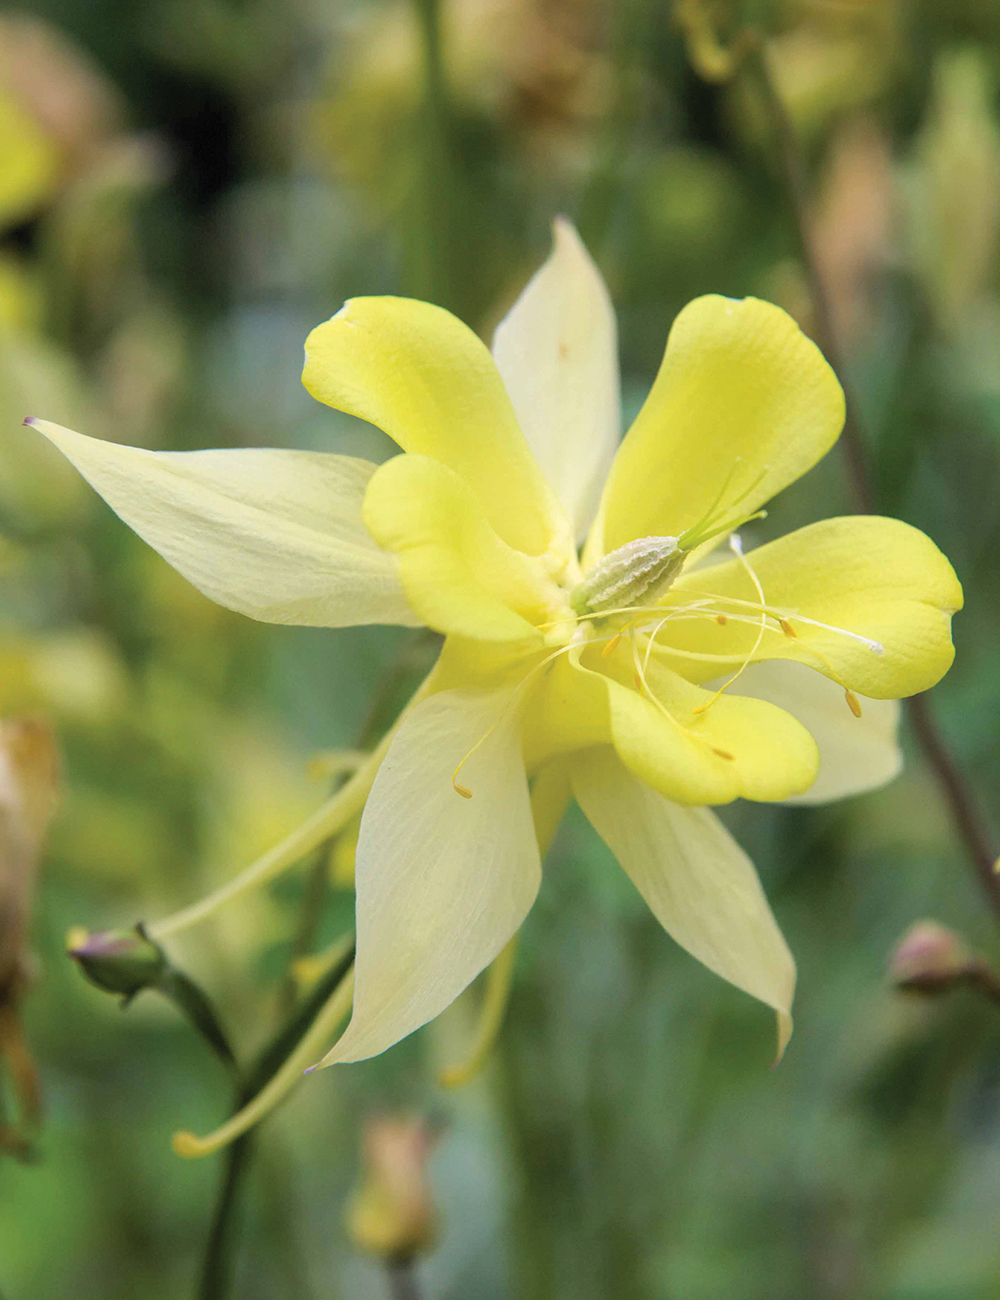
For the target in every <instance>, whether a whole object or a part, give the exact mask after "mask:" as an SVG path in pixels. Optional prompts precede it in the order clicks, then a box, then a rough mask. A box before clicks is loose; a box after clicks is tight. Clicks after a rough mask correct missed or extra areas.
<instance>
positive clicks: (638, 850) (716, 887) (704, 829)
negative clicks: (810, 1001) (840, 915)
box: [572, 749, 795, 1056]
mask: <svg viewBox="0 0 1000 1300" xmlns="http://www.w3.org/2000/svg"><path fill="white" fill-rule="evenodd" d="M572 772H573V793H574V794H575V795H576V798H577V800H578V801H579V804H580V807H581V808H582V809H583V811H584V813H585V814H586V815H587V818H588V819H589V820H590V822H591V823H592V825H593V826H594V829H595V830H596V831H597V833H598V834H599V835H600V836H601V838H602V839H603V840H604V842H605V843H606V844H607V846H608V848H610V849H611V851H612V853H614V855H615V857H616V858H617V859H618V861H619V862H620V863H621V865H622V867H623V868H624V869H625V871H626V872H627V873H628V874H629V876H630V877H631V879H632V882H633V884H634V885H635V887H636V888H637V889H638V890H639V893H640V894H642V896H643V898H644V899H645V900H646V902H647V903H648V904H649V908H650V911H651V912H652V913H653V915H654V916H655V917H656V919H657V920H658V921H659V922H660V924H661V925H662V926H663V928H664V929H665V930H666V931H667V933H668V934H670V935H671V936H672V937H673V938H674V939H675V940H676V941H677V942H678V943H679V944H680V945H681V947H682V948H686V949H687V951H688V952H689V953H691V955H692V956H693V957H696V958H697V959H698V960H699V961H700V962H703V963H704V965H706V966H707V967H708V968H709V970H712V971H715V973H716V974H717V975H721V976H722V978H723V979H725V980H728V981H729V982H730V983H731V984H735V985H736V987H737V988H740V989H743V990H744V991H745V992H747V993H749V994H751V995H752V996H753V997H755V998H759V999H760V1001H761V1002H764V1003H766V1005H767V1006H769V1007H773V1008H774V1010H775V1011H776V1012H777V1014H778V1023H779V1045H778V1054H779V1056H780V1055H781V1052H782V1051H783V1049H784V1046H785V1044H786V1043H787V1041H788V1037H789V1034H790V1033H791V1007H792V996H793V994H794V992H795V962H794V960H793V958H792V954H791V953H790V952H789V951H788V946H787V944H786V943H785V941H784V939H783V938H782V935H781V931H780V930H779V929H778V925H777V922H776V921H775V919H774V916H773V915H772V913H771V909H770V907H769V906H768V903H767V899H766V898H765V896H764V891H763V890H762V889H761V886H760V881H759V880H758V878H757V873H756V871H755V870H754V866H753V863H752V862H751V861H750V859H749V858H748V857H747V855H746V854H745V853H744V852H743V850H742V849H741V848H740V846H739V845H738V844H737V843H736V841H735V840H734V839H733V838H732V836H731V835H730V834H729V833H728V831H726V829H725V827H724V826H723V825H722V823H721V822H720V821H719V819H718V818H717V817H716V816H714V814H713V813H711V812H709V811H708V809H707V808H680V807H678V806H677V805H676V804H673V803H670V801H669V800H667V799H664V798H663V796H662V795H659V794H657V793H656V791H655V790H650V789H649V787H648V786H646V785H644V784H643V783H642V782H641V781H639V780H637V779H636V777H635V776H633V775H632V773H631V772H629V771H627V770H626V768H625V767H624V766H623V765H622V764H621V763H620V762H619V761H618V759H617V758H616V757H615V756H614V754H613V753H612V752H611V751H610V750H609V749H596V750H590V751H589V752H588V753H586V754H582V755H580V757H579V758H577V759H576V760H575V761H574V763H573V768H572Z"/></svg>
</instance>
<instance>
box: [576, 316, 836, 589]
mask: <svg viewBox="0 0 1000 1300" xmlns="http://www.w3.org/2000/svg"><path fill="white" fill-rule="evenodd" d="M843 423H844V395H843V392H842V390H841V387H840V384H839V383H838V382H837V377H836V376H835V375H834V373H833V371H832V370H831V369H830V367H829V366H828V365H827V363H826V361H825V360H824V359H823V356H822V354H821V352H820V351H819V349H818V348H817V347H816V345H815V344H814V343H812V342H811V341H810V340H809V339H807V338H806V336H805V335H804V334H803V333H801V331H800V330H799V328H798V326H797V325H796V324H795V322H794V321H793V320H792V318H791V317H790V316H788V315H787V314H786V313H785V312H783V311H782V310H781V309H780V307H774V306H772V305H771V304H770V303H766V302H760V301H758V300H757V299H756V298H744V299H742V300H741V301H735V300H733V299H731V298H720V297H717V296H715V295H712V296H709V297H705V298H696V299H695V301H694V302H692V303H689V305H688V306H687V307H685V308H684V310H683V311H682V312H681V313H680V315H679V316H678V317H677V319H676V320H675V321H674V325H673V328H672V329H671V331H670V337H669V339H668V341H667V350H666V354H665V356H664V358H663V364H662V365H661V366H660V372H659V374H658V375H657V377H656V382H655V383H654V385H653V388H652V391H651V392H650V394H649V396H648V397H647V399H646V402H645V405H644V406H643V408H642V410H641V411H640V412H639V415H638V416H637V418H636V421H635V423H634V424H633V425H632V428H631V429H630V430H629V432H628V434H627V436H626V438H625V441H624V442H623V443H622V446H621V450H620V451H619V452H618V455H617V456H616V457H615V462H614V465H613V466H612V469H611V475H610V477H609V479H608V484H607V487H606V488H605V493H604V499H603V502H602V506H601V512H600V514H599V516H598V520H597V522H596V524H595V531H594V532H593V534H592V536H591V538H590V539H589V540H588V543H587V563H588V565H589V564H590V563H592V562H593V561H594V560H596V559H597V558H598V557H599V556H600V555H602V554H604V553H606V552H607V551H612V550H615V549H616V548H617V547H619V546H621V545H623V544H624V543H625V542H628V541H631V540H632V539H633V538H636V537H645V536H664V535H665V536H671V537H673V536H677V535H679V534H680V533H681V532H683V531H684V530H685V529H687V528H690V527H692V526H693V525H694V524H696V523H698V522H699V521H700V520H702V519H703V518H704V517H705V516H706V514H707V513H708V512H709V511H710V510H712V508H713V506H714V505H715V504H716V503H717V502H718V503H719V505H720V507H722V506H725V505H726V504H727V503H729V502H735V501H737V499H738V498H740V497H741V496H742V498H743V499H742V500H741V501H740V502H739V505H738V507H737V508H738V509H739V510H740V511H741V512H742V513H745V514H749V513H750V512H751V511H753V510H755V509H756V508H757V506H759V505H761V504H762V503H763V502H765V501H768V500H769V499H770V498H771V497H773V496H774V495H775V493H777V492H780V490H781V489H782V488H783V487H786V486H787V485H788V484H789V483H792V482H794V481H795V479H797V478H799V477H800V476H801V475H802V474H804V473H805V472H806V470H807V469H810V468H811V467H812V466H813V465H814V464H815V463H816V461H818V460H819V459H820V457H821V456H822V455H824V453H825V452H827V451H828V450H829V448H830V447H831V446H832V445H833V443H834V442H835V441H836V439H837V436H838V435H839V433H840V430H841V428H842V426H843ZM751 489H752V490H751ZM744 493H746V495H745V496H743V494H744Z"/></svg>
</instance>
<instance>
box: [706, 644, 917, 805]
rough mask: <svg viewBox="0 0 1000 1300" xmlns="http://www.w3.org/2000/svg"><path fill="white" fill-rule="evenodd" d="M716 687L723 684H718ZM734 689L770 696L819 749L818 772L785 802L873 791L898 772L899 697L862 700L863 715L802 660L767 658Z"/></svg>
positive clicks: (826, 800)
mask: <svg viewBox="0 0 1000 1300" xmlns="http://www.w3.org/2000/svg"><path fill="white" fill-rule="evenodd" d="M718 684H719V685H721V684H722V683H721V682H719V683H718ZM733 690H734V691H735V692H737V693H738V694H740V695H750V696H753V698H754V699H758V700H768V701H770V703H771V704H777V705H778V707H779V708H781V709H784V710H785V711H786V712H787V713H790V714H791V715H792V716H793V717H794V718H798V720H799V722H801V723H802V725H803V726H804V727H805V728H806V730H807V731H808V732H809V734H810V735H811V736H812V738H813V740H815V742H816V745H817V747H818V749H819V776H817V778H816V780H815V782H814V783H813V784H812V785H811V786H810V787H809V789H808V790H806V791H805V793H803V794H798V795H792V796H791V797H790V798H789V799H787V800H786V802H787V803H800V804H819V803H830V802H832V801H833V800H835V799H845V798H847V796H848V795H855V794H864V793H865V791H867V790H877V789H879V787H880V786H883V785H886V784H888V782H889V781H891V780H892V779H893V778H894V777H896V776H898V775H899V772H900V770H901V768H902V766H903V752H902V750H901V749H900V747H899V734H898V733H899V715H900V707H899V702H898V701H897V700H870V699H862V700H861V701H860V706H861V716H860V717H856V716H855V714H854V713H853V712H852V711H851V710H850V709H849V708H847V706H846V705H845V703H844V692H843V690H841V688H840V687H839V686H838V685H837V684H836V683H835V682H831V681H830V679H829V678H827V677H821V676H820V674H819V673H817V672H814V671H813V670H812V669H811V668H807V667H806V666H805V664H796V663H787V662H785V661H783V660H771V661H769V662H768V663H760V664H754V665H753V666H752V667H750V668H748V669H747V671H746V672H745V673H743V674H741V676H740V678H739V681H738V682H737V683H736V684H735V685H734V686H733Z"/></svg>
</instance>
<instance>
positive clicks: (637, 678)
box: [632, 669, 646, 695]
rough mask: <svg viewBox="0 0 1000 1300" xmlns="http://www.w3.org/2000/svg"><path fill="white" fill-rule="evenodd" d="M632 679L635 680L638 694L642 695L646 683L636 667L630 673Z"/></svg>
mask: <svg viewBox="0 0 1000 1300" xmlns="http://www.w3.org/2000/svg"><path fill="white" fill-rule="evenodd" d="M632 680H633V681H634V682H635V689H636V690H637V691H638V692H639V694H640V695H642V694H643V693H644V692H645V689H646V683H645V682H644V681H643V680H642V675H641V674H640V672H639V670H638V669H636V671H635V672H634V673H633V674H632Z"/></svg>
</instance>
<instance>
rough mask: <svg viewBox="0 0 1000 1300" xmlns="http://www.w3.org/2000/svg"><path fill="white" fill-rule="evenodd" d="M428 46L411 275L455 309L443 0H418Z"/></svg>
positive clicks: (416, 288) (426, 293) (421, 288)
mask: <svg viewBox="0 0 1000 1300" xmlns="http://www.w3.org/2000/svg"><path fill="white" fill-rule="evenodd" d="M414 2H415V7H416V16H417V22H418V24H419V27H420V38H421V43H422V46H423V66H424V100H423V111H422V114H421V121H420V130H421V145H422V154H423V157H422V166H421V167H420V174H419V176H418V177H417V181H416V184H417V195H418V202H419V213H420V218H421V220H420V223H419V224H420V227H421V229H419V230H417V231H416V232H415V243H414V245H413V253H412V267H411V276H412V281H413V290H412V291H413V292H414V294H415V296H416V297H420V298H427V299H428V300H429V301H431V302H436V303H438V304H439V305H440V306H442V307H449V308H454V307H455V306H456V305H457V304H456V295H455V285H454V284H453V283H452V275H451V270H450V259H451V252H452V235H453V231H452V213H453V208H454V197H455V184H454V182H455V177H454V162H453V158H452V126H451V112H450V105H449V102H448V85H447V78H446V75H445V68H444V51H443V42H442V36H441V6H440V3H439V0H414Z"/></svg>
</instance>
